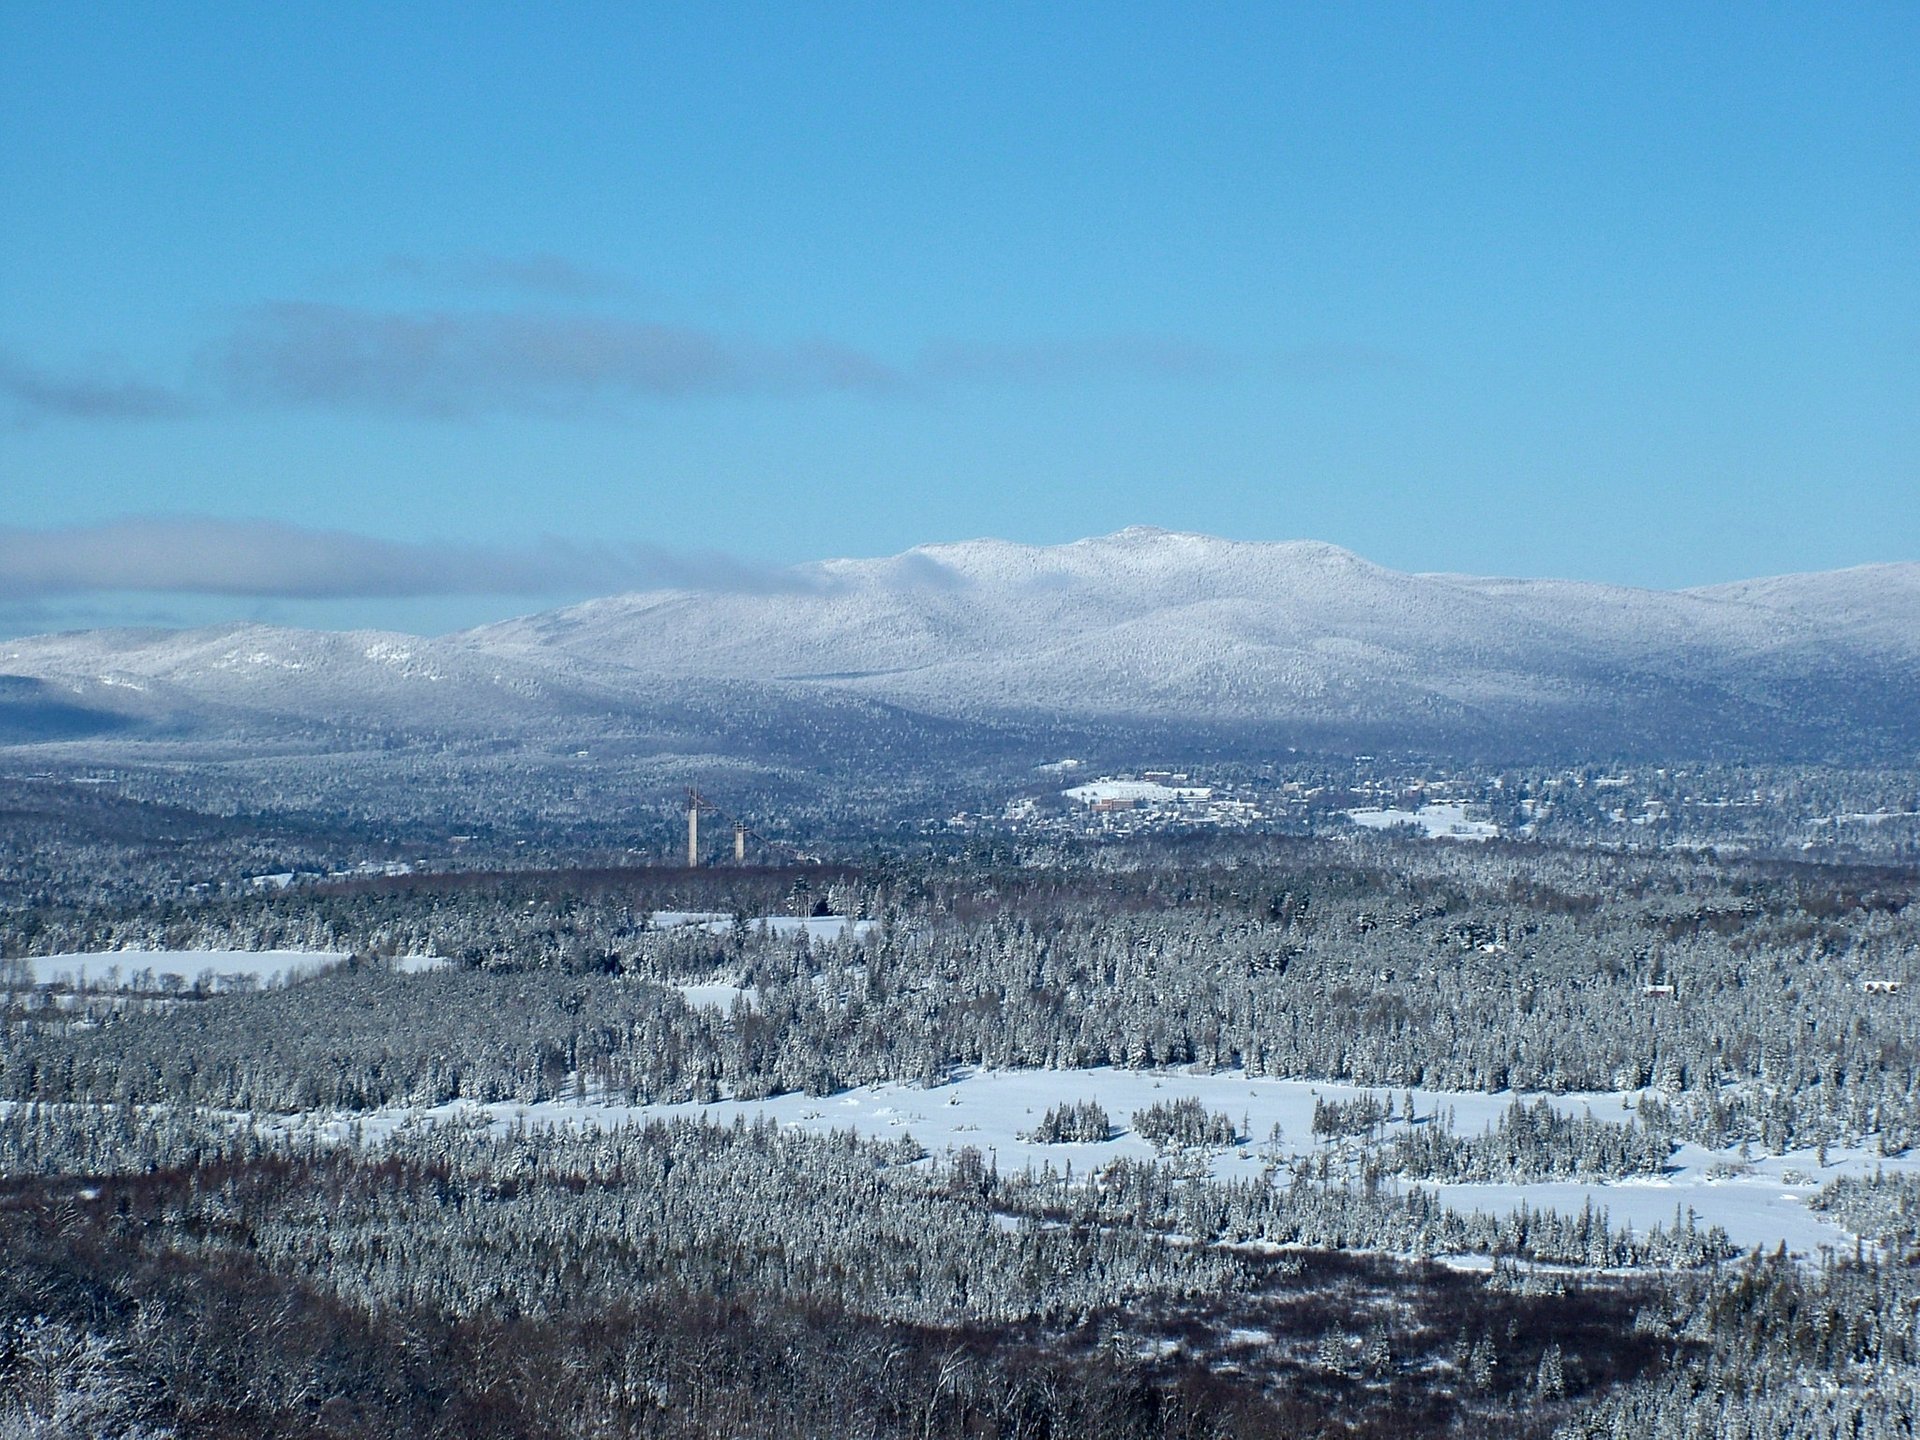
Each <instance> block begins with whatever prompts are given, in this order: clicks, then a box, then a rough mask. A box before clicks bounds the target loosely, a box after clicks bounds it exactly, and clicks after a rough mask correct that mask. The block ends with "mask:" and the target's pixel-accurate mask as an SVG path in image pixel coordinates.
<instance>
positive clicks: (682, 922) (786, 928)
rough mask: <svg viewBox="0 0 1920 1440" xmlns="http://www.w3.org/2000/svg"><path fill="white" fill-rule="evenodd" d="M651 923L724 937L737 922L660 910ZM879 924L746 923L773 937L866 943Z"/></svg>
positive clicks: (797, 919)
mask: <svg viewBox="0 0 1920 1440" xmlns="http://www.w3.org/2000/svg"><path fill="white" fill-rule="evenodd" d="M649 923H650V924H651V925H652V926H653V928H654V929H656V930H678V929H689V928H691V929H699V930H704V931H706V932H707V933H708V934H709V935H724V934H726V933H727V932H728V931H729V930H731V929H733V923H734V922H733V916H731V915H728V914H723V913H721V912H720V911H717V910H656V911H654V912H653V915H652V917H651V919H650V921H649ZM878 924H879V922H878V921H875V920H855V919H852V918H851V917H849V916H846V915H808V916H798V915H754V916H750V917H748V919H747V921H746V926H747V929H748V930H750V931H755V932H758V931H760V930H763V929H764V930H765V931H766V932H767V933H768V934H770V935H775V936H780V937H782V938H788V939H790V938H792V937H793V936H795V935H805V936H806V937H807V938H808V939H809V940H837V939H839V938H840V937H841V936H842V935H847V936H851V937H852V938H853V939H855V940H863V939H865V938H866V937H867V936H868V935H870V934H872V933H873V931H874V929H875V928H876V927H877V926H878Z"/></svg>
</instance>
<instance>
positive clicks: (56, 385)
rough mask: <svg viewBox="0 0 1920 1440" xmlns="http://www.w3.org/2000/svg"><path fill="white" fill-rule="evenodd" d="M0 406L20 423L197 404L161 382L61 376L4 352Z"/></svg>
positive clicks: (188, 408) (167, 410)
mask: <svg viewBox="0 0 1920 1440" xmlns="http://www.w3.org/2000/svg"><path fill="white" fill-rule="evenodd" d="M0 408H4V410H5V411H6V412H7V413H8V414H9V415H10V416H11V418H12V420H13V421H14V422H15V423H16V424H24V423H29V422H32V421H35V420H44V419H69V420H164V419H170V418H172V417H175V416H180V415H189V414H192V413H193V412H194V411H195V410H196V409H197V408H198V407H197V406H196V405H195V404H194V402H193V401H192V400H191V399H189V398H188V397H187V396H186V395H185V394H183V393H181V392H180V391H177V390H172V389H168V388H167V387H165V386H162V385H150V384H147V383H145V382H143V381H139V380H133V379H128V378H126V377H124V376H120V375H114V374H109V373H105V372H104V371H103V372H102V373H98V374H90V375H71V374H70V375H57V374H54V373H53V372H51V371H48V370H43V369H41V368H39V367H37V366H33V365H28V364H26V363H24V362H23V361H20V360H16V359H14V358H13V357H11V356H8V355H5V354H0Z"/></svg>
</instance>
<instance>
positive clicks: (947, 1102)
mask: <svg viewBox="0 0 1920 1440" xmlns="http://www.w3.org/2000/svg"><path fill="white" fill-rule="evenodd" d="M714 988H716V989H718V988H720V987H714ZM716 998H717V997H716ZM729 1003H730V999H729ZM1412 1093H1413V1098H1414V1115H1415V1121H1414V1123H1416V1124H1429V1123H1435V1122H1436V1120H1438V1121H1441V1122H1444V1121H1446V1120H1447V1119H1448V1118H1449V1117H1450V1118H1451V1122H1452V1125H1453V1128H1454V1129H1455V1130H1456V1131H1458V1132H1461V1133H1468V1134H1471V1133H1478V1132H1479V1131H1480V1130H1482V1129H1484V1128H1486V1127H1487V1126H1489V1125H1492V1124H1493V1123H1495V1122H1496V1121H1497V1120H1498V1118H1499V1116H1500V1114H1501V1112H1503V1111H1504V1110H1505V1109H1506V1108H1507V1107H1508V1106H1509V1105H1510V1104H1512V1103H1513V1101H1514V1100H1515V1099H1525V1100H1533V1099H1536V1098H1544V1099H1546V1100H1548V1101H1549V1102H1550V1103H1551V1104H1552V1105H1553V1106H1554V1107H1555V1108H1556V1109H1559V1110H1561V1111H1563V1112H1565V1113H1567V1114H1580V1113H1583V1112H1585V1113H1590V1114H1593V1115H1595V1116H1597V1117H1598V1118H1601V1119H1611V1120H1620V1119H1624V1118H1625V1117H1626V1116H1627V1115H1628V1114H1629V1107H1631V1106H1632V1105H1633V1104H1635V1103H1636V1102H1637V1100H1638V1099H1639V1092H1637V1091H1630V1092H1624V1093H1621V1092H1614V1093H1606V1094H1578V1095H1549V1096H1540V1097H1536V1096H1532V1095H1524V1096H1516V1095H1514V1094H1511V1093H1502V1094H1495V1095H1486V1094H1468V1093H1453V1092H1445V1091H1431V1090H1415V1091H1413V1092H1412ZM1366 1094H1371V1095H1374V1096H1377V1097H1379V1098H1380V1099H1382V1100H1387V1101H1390V1102H1391V1106H1392V1109H1393V1111H1394V1113H1395V1117H1396V1118H1395V1119H1394V1121H1393V1122H1392V1124H1391V1126H1390V1127H1389V1132H1388V1133H1392V1131H1393V1130H1394V1129H1397V1128H1399V1127H1400V1126H1401V1125H1402V1124H1403V1123H1404V1121H1403V1120H1401V1119H1400V1118H1398V1117H1399V1114H1400V1108H1401V1104H1402V1097H1403V1095H1404V1094H1405V1092H1404V1091H1392V1092H1387V1091H1382V1090H1366V1089H1362V1088H1357V1087H1354V1086H1347V1085H1322V1084H1315V1083H1311V1082H1308V1081H1301V1080H1269V1079H1255V1078H1249V1077H1247V1076H1244V1075H1221V1074H1213V1075H1195V1074H1189V1073H1187V1072H1185V1071H1139V1070H1113V1069H1095V1070H1017V1071H968V1072H962V1073H961V1074H959V1075H958V1077H957V1078H956V1079H954V1080H953V1081H951V1082H950V1083H948V1084H946V1085H942V1086H939V1087H938V1088H935V1089H931V1090H929V1089H923V1088H921V1087H919V1086H915V1085H898V1084H896V1085H879V1086H870V1087H863V1088H861V1089H857V1090H848V1091H844V1092H842V1093H840V1094H837V1095H828V1096H818V1095H798V1094H790V1095H779V1096H775V1097H773V1098H771V1099H767V1100H745V1101H735V1100H721V1101H717V1102H714V1103H712V1104H705V1105H702V1104H685V1105H645V1106H625V1105H606V1104H597V1103H593V1102H591V1101H584V1102H583V1101H575V1100H568V1101H553V1102H546V1103H542V1104H536V1105H516V1104H511V1103H502V1104H496V1105H491V1106H487V1107H484V1108H485V1109H486V1111H487V1113H488V1115H489V1116H490V1118H491V1119H492V1120H493V1122H494V1123H495V1124H496V1125H497V1126H499V1127H500V1128H501V1129H503V1130H504V1129H505V1128H506V1127H508V1126H510V1125H513V1124H515V1123H524V1124H527V1125H532V1126H543V1125H564V1126H586V1127H596V1126H611V1125H618V1124H622V1123H627V1122H630V1121H635V1120H645V1119H649V1118H660V1119H664V1118H668V1117H672V1116H686V1117H704V1118H706V1119H709V1120H713V1121H716V1122H720V1123H731V1122H732V1121H733V1120H734V1119H735V1118H736V1117H741V1118H746V1119H753V1118H756V1117H758V1116H762V1115H764V1116H768V1117H770V1118H771V1119H773V1120H776V1121H778V1122H779V1123H780V1124H782V1125H789V1126H795V1127H798V1128H801V1129H805V1130H812V1131H822V1132H824V1131H829V1130H853V1131H856V1132H858V1133H859V1134H861V1135H865V1136H868V1137H872V1138H878V1139H894V1138H897V1137H898V1136H899V1135H900V1134H901V1133H903V1132H905V1133H909V1134H911V1135H912V1136H913V1138H914V1139H915V1140H917V1141H918V1142H919V1143H920V1144H921V1145H923V1146H925V1147H926V1148H927V1149H928V1150H930V1151H933V1152H934V1153H936V1154H940V1153H945V1152H949V1151H956V1150H959V1149H961V1148H962V1147H964V1146H973V1147H975V1148H977V1149H978V1150H979V1151H980V1152H981V1153H982V1154H983V1155H987V1156H989V1157H990V1158H991V1159H993V1160H994V1162H995V1163H996V1164H997V1165H998V1166H999V1168H1000V1169H1001V1170H1003V1171H1008V1170H1019V1169H1022V1168H1024V1167H1026V1166H1033V1167H1035V1168H1036V1169H1037V1168H1039V1167H1041V1166H1043V1165H1051V1166H1052V1167H1053V1168H1054V1169H1055V1170H1064V1169H1065V1168H1066V1167H1067V1166H1068V1165H1071V1166H1072V1167H1073V1172H1074V1173H1075V1174H1076V1175H1079V1174H1084V1173H1087V1172H1088V1171H1090V1170H1092V1169H1094V1168H1096V1167H1098V1166H1099V1165H1101V1164H1102V1163H1104V1162H1105V1161H1107V1160H1109V1159H1112V1158H1113V1157H1115V1156H1119V1155H1129V1156H1136V1157H1146V1156H1151V1155H1152V1154H1154V1153H1155V1152H1154V1150H1153V1148H1152V1146H1150V1145H1149V1144H1147V1143H1146V1142H1145V1141H1143V1140H1141V1139H1140V1138H1139V1137H1138V1136H1136V1135H1134V1134H1133V1133H1132V1131H1131V1127H1130V1121H1131V1117H1132V1115H1133V1113H1134V1111H1136V1110H1139V1109H1143V1108H1145V1107H1146V1106H1148V1105H1150V1104H1152V1103H1154V1102H1155V1101H1159V1100H1173V1099H1179V1098H1183V1097H1185V1096H1189V1095H1191V1096H1194V1097H1195V1098H1197V1099H1199V1100H1200V1102H1201V1103H1202V1104H1203V1105H1205V1106H1206V1107H1207V1109H1209V1110H1218V1111H1224V1112H1225V1113H1226V1114H1227V1115H1228V1117H1229V1118H1230V1119H1231V1120H1232V1121H1233V1123H1234V1124H1235V1126H1236V1127H1238V1128H1239V1129H1240V1130H1241V1131H1242V1133H1243V1134H1244V1135H1245V1136H1246V1137H1247V1139H1246V1140H1245V1141H1244V1142H1243V1143H1242V1144H1240V1145H1237V1146H1233V1147H1231V1148H1228V1149H1223V1150H1219V1151H1215V1152H1213V1153H1212V1156H1211V1159H1210V1166H1211V1169H1212V1171H1213V1173H1214V1174H1215V1175H1216V1176H1219V1177H1223V1178H1224V1177H1233V1176H1240V1177H1254V1176H1259V1175H1261V1174H1262V1173H1263V1172H1264V1171H1265V1170H1266V1168H1267V1166H1268V1165H1269V1164H1270V1163H1271V1162H1273V1161H1276V1160H1277V1161H1280V1162H1282V1163H1283V1164H1284V1163H1285V1162H1287V1161H1290V1160H1294V1159H1299V1158H1301V1157H1308V1156H1314V1155H1317V1154H1319V1153H1320V1152H1321V1151H1323V1150H1325V1149H1327V1148H1328V1146H1327V1144H1326V1143H1324V1142H1322V1141H1320V1140H1318V1139H1316V1137H1315V1136H1314V1135H1313V1134H1312V1123H1313V1107H1314V1101H1315V1100H1316V1099H1326V1100H1351V1099H1354V1098H1356V1097H1358V1096H1361V1095H1366ZM1076 1100H1094V1101H1097V1102H1099V1104H1100V1105H1101V1106H1102V1107H1103V1108H1104V1109H1105V1110H1106V1111H1107V1113H1108V1115H1109V1116H1110V1117H1111V1119H1112V1121H1113V1125H1114V1128H1115V1132H1116V1134H1115V1137H1114V1138H1113V1139H1110V1140H1108V1141H1105V1142H1104V1143H1099V1144H1069V1145H1041V1144H1036V1143H1034V1142H1032V1141H1030V1140H1027V1139H1024V1138H1022V1137H1023V1136H1024V1135H1025V1134H1026V1133H1027V1132H1029V1131H1031V1130H1032V1128H1033V1127H1034V1126H1035V1125H1037V1124H1038V1123H1039V1121H1040V1119H1041V1117H1042V1116H1043V1115H1045V1113H1046V1112H1047V1110H1048V1109H1049V1108H1050V1107H1052V1106H1054V1105H1058V1104H1062V1103H1065V1102H1070V1101H1076ZM1623 1102H1624V1103H1623ZM471 1108H472V1107H468V1106H463V1105H451V1106H444V1107H439V1108H438V1109H436V1110H430V1111H414V1112H404V1111H391V1112H381V1113H380V1114H377V1115H373V1116H359V1117H350V1118H341V1119H334V1120H323V1119H321V1118H320V1117H314V1119H315V1120H316V1121H317V1122H318V1123H319V1124H320V1125H321V1126H322V1127H323V1128H324V1129H329V1130H331V1131H333V1132H334V1133H340V1134H344V1133H346V1129H347V1127H348V1125H349V1124H350V1123H353V1122H354V1121H357V1122H358V1123H359V1125H360V1128H361V1133H362V1134H364V1135H365V1136H367V1137H369V1138H378V1137H379V1136H381V1135H384V1134H386V1133H388V1132H390V1131H391V1130H392V1129H393V1128H394V1127H395V1126H396V1125H398V1124H401V1123H402V1122H404V1121H406V1120H408V1119H410V1118H425V1119H433V1118H437V1117H440V1116H446V1115H451V1114H454V1113H456V1112H460V1111H463V1110H469V1109H471ZM1276 1124H1278V1125H1279V1126H1280V1139H1279V1141H1278V1143H1277V1144H1276V1143H1274V1142H1273V1141H1272V1140H1271V1139H1270V1137H1271V1134H1272V1131H1273V1127H1274V1126H1275V1125H1276ZM1734 1158H1735V1157H1734V1156H1733V1155H1732V1154H1731V1153H1718V1152H1712V1151H1707V1150H1703V1149H1700V1148H1699V1147H1697V1146H1685V1147H1682V1148H1681V1150H1679V1151H1678V1152H1677V1153H1676V1154H1675V1156H1674V1159H1673V1161H1672V1166H1671V1168H1670V1169H1669V1171H1668V1173H1666V1174H1664V1175H1662V1176H1659V1177H1657V1178H1654V1177H1649V1178H1646V1179H1635V1180H1625V1181H1618V1182H1613V1183H1600V1182H1578V1181H1554V1182H1543V1183H1539V1184H1530V1185H1435V1184H1430V1183H1426V1184H1424V1188H1426V1189H1429V1190H1431V1191H1433V1192H1435V1193H1437V1194H1439V1195H1441V1196H1442V1197H1443V1198H1444V1199H1445V1200H1446V1202H1447V1203H1448V1204H1449V1205H1451V1206H1452V1207H1453V1208H1455V1209H1456V1210H1459V1211H1461V1212H1463V1213H1470V1212H1472V1211H1476V1210H1480V1211H1486V1212H1488V1213H1490V1214H1505V1213H1508V1212H1511V1211H1513V1210H1516V1209H1518V1208H1519V1207H1520V1206H1521V1205H1522V1204H1525V1205H1527V1206H1528V1207H1530V1208H1532V1209H1536V1210H1538V1209H1553V1210H1558V1211H1560V1212H1562V1213H1575V1212H1578V1211H1579V1209H1580V1208H1581V1206H1582V1205H1584V1204H1586V1203H1587V1202H1588V1201H1589V1200H1591V1201H1592V1203H1593V1205H1594V1208H1595V1209H1596V1210H1604V1211H1606V1212H1607V1214H1608V1215H1609V1216H1610V1217H1611V1219H1612V1221H1613V1222H1614V1223H1615V1224H1628V1223H1630V1224H1632V1225H1633V1227H1634V1228H1635V1229H1637V1230H1645V1229H1648V1228H1649V1227H1651V1226H1653V1225H1656V1224H1671V1223H1672V1221H1673V1218H1674V1213H1675V1210H1676V1208H1677V1207H1679V1208H1690V1209H1691V1210H1692V1211H1693V1212H1694V1214H1695V1216H1696V1218H1697V1222H1698V1223H1700V1224H1702V1225H1719V1226H1721V1227H1723V1228H1724V1229H1725V1230H1726V1232H1727V1234H1728V1236H1729V1237H1730V1238H1731V1239H1732V1240H1733V1242H1734V1243H1735V1244H1737V1245H1740V1246H1743V1247H1752V1246H1756V1245H1761V1246H1766V1247H1769V1248H1771V1247H1773V1246H1775V1245H1778V1244H1780V1243H1782V1242H1785V1244H1786V1246H1787V1248H1788V1250H1789V1251H1792V1252H1795V1253H1798V1254H1815V1253H1817V1252H1818V1250H1819V1248H1820V1247H1821V1246H1823V1245H1825V1246H1839V1247H1845V1246H1850V1245H1851V1244H1852V1243H1853V1242H1852V1237H1851V1236H1849V1235H1847V1234H1846V1233H1845V1232H1843V1231H1842V1230H1841V1229H1839V1227H1837V1226H1835V1225H1833V1224H1831V1223H1829V1222H1828V1221H1827V1220H1825V1219H1824V1218H1822V1217H1821V1216H1819V1215H1816V1214H1815V1213H1814V1212H1812V1211H1810V1210H1808V1209H1807V1207H1806V1200H1807V1198H1808V1197H1809V1196H1811V1195H1812V1194H1813V1193H1814V1192H1815V1191H1816V1190H1817V1189H1818V1188H1819V1186H1821V1185H1823V1184H1825V1183H1826V1182H1828V1181H1830V1180H1833V1179H1835V1178H1837V1177H1838V1176H1840V1175H1843V1174H1859V1173H1870V1172H1871V1171H1872V1170H1873V1169H1874V1168H1875V1167H1876V1166H1880V1165H1884V1166H1885V1167H1886V1168H1887V1169H1889V1170H1896V1169H1899V1170H1920V1159H1917V1158H1912V1157H1902V1158H1897V1159H1891V1160H1884V1161H1883V1160H1881V1159H1879V1158H1878V1157H1877V1156H1873V1155H1870V1154H1868V1153H1867V1152H1865V1151H1847V1150H1840V1149H1834V1150H1832V1151H1830V1152H1829V1155H1828V1163H1827V1165H1826V1166H1825V1167H1824V1168H1823V1167H1821V1166H1820V1164H1819V1163H1818V1160H1817V1158H1816V1157H1815V1155H1814V1154H1813V1152H1811V1151H1806V1152H1799V1153H1794V1154H1788V1155H1784V1156H1769V1157H1765V1158H1758V1159H1755V1160H1753V1161H1752V1162H1751V1165H1750V1171H1749V1173H1746V1174H1742V1175H1738V1176H1730V1177H1729V1176H1724V1175H1722V1176H1716V1175H1713V1174H1710V1173H1709V1171H1710V1168H1711V1167H1714V1166H1715V1165H1719V1166H1721V1167H1722V1168H1723V1169H1724V1168H1725V1167H1727V1166H1728V1165H1730V1163H1731V1162H1732V1161H1733V1160H1734Z"/></svg>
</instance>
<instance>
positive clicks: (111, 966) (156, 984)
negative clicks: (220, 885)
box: [9, 950, 453, 991]
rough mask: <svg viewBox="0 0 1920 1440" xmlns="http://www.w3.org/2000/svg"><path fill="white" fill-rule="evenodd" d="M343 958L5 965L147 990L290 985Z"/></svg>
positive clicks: (222, 955) (263, 954) (424, 960)
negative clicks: (176, 981)
mask: <svg viewBox="0 0 1920 1440" xmlns="http://www.w3.org/2000/svg"><path fill="white" fill-rule="evenodd" d="M348 958H349V957H348V956H347V954H346V952H344V951H340V950H108V951H104V952H99V953H95V954H86V955H81V954H69V955H35V956H32V957H30V958H28V959H24V960H18V961H12V962H9V963H12V964H17V965H23V966H25V967H26V977H27V983H28V984H30V985H35V986H53V985H70V986H72V987H74V988H76V989H79V988H82V987H84V988H87V989H93V990H143V991H151V990H160V989H164V988H166V987H167V984H168V981H167V977H168V976H170V975H174V976H178V977H179V978H180V980H181V981H182V982H183V983H185V984H187V985H193V984H196V983H198V982H199V981H201V980H203V979H204V980H206V981H207V983H208V988H210V989H214V990H222V989H231V988H233V987H234V985H235V984H236V983H237V982H241V981H245V980H248V979H249V978H250V979H251V981H252V982H253V983H256V984H260V985H291V984H293V983H294V982H295V981H297V980H305V979H308V978H309V977H311V976H314V975H318V974H319V973H320V972H322V971H323V970H330V969H332V968H333V967H334V966H335V965H339V964H341V963H343V962H344V961H346V960H347V959H348ZM452 963H453V962H452V961H451V960H446V959H442V958H440V957H438V956H432V955H402V956H398V957H396V958H395V959H394V960H393V962H392V964H393V968H394V969H395V970H396V971H398V972H399V973H401V974H403V975H418V974H420V973H422V972H423V971H427V970H441V969H444V968H446V967H447V966H449V965H451V964H452Z"/></svg>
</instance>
